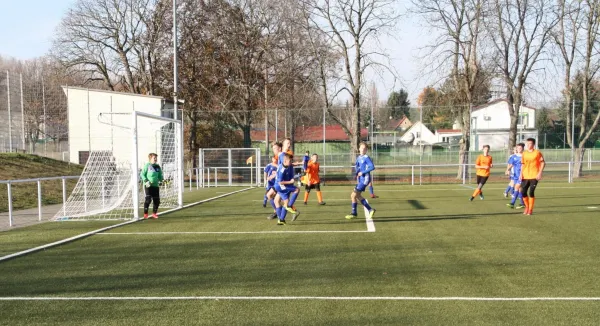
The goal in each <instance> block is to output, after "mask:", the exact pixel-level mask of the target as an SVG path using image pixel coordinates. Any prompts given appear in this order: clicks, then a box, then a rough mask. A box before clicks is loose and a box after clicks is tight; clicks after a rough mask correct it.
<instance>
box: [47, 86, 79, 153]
mask: <svg viewBox="0 0 600 326" xmlns="http://www.w3.org/2000/svg"><path fill="white" fill-rule="evenodd" d="M42 108H43V110H44V154H46V152H47V151H48V145H47V143H48V137H47V134H46V86H45V85H44V75H42ZM88 109H89V91H88ZM88 115H89V111H88ZM88 119H89V117H88Z"/></svg>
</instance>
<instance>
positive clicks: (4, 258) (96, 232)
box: [0, 188, 253, 262]
mask: <svg viewBox="0 0 600 326" xmlns="http://www.w3.org/2000/svg"><path fill="white" fill-rule="evenodd" d="M250 189H253V188H246V189H242V190H237V191H233V192H231V193H228V194H224V195H220V196H216V197H212V198H209V199H205V200H201V201H198V202H195V203H191V204H187V205H185V206H183V207H181V208H174V209H170V210H167V211H164V212H161V213H159V214H158V215H159V216H161V215H164V214H168V213H172V212H175V211H178V210H181V209H184V208H188V207H192V206H195V205H198V204H202V203H205V202H208V201H211V200H215V199H219V198H222V197H226V196H229V195H233V194H235V193H238V192H242V191H246V190H250ZM138 221H141V220H140V219H137V220H131V221H126V222H123V223H119V224H115V225H111V226H107V227H104V228H101V229H97V230H94V231H90V232H86V233H83V234H79V235H76V236H73V237H70V238H67V239H63V240H59V241H55V242H52V243H48V244H45V245H42V246H38V247H35V248H31V249H27V250H23V251H19V252H16V253H14V254H10V255H6V256H2V257H0V262H2V261H5V260H8V259H12V258H16V257H19V256H23V255H27V254H30V253H33V252H36V251H40V250H44V249H48V248H51V247H55V246H58V245H61V244H65V243H68V242H72V241H75V240H78V239H82V238H85V237H89V236H91V235H94V234H98V233H101V232H104V231H106V230H110V229H114V228H117V227H120V226H123V225H127V224H131V223H135V222H138Z"/></svg>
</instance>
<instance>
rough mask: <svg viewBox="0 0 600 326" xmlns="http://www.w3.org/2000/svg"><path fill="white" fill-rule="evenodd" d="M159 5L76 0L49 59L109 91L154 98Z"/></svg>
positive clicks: (156, 0)
mask: <svg viewBox="0 0 600 326" xmlns="http://www.w3.org/2000/svg"><path fill="white" fill-rule="evenodd" d="M166 10H167V8H166V6H165V5H164V4H162V2H161V1H160V0H78V1H77V2H76V3H75V4H74V6H73V8H71V9H70V10H69V11H68V12H67V14H66V15H65V16H64V17H63V19H62V21H61V23H60V25H59V28H58V31H57V36H56V38H55V40H54V45H53V54H54V56H55V57H56V58H58V59H59V60H60V61H61V62H62V63H63V64H64V65H65V66H66V67H69V68H74V69H75V70H76V71H78V72H79V71H84V72H87V74H88V80H89V81H94V80H101V81H103V82H104V85H105V86H106V87H107V88H109V89H111V90H115V89H124V90H126V91H129V92H134V93H141V92H142V91H144V92H147V93H153V91H154V85H153V82H152V79H153V78H152V77H151V76H149V74H152V72H153V67H154V66H153V62H155V61H156V60H155V54H156V52H155V51H156V47H155V45H157V44H158V36H157V35H158V34H157V33H158V31H160V30H161V28H160V26H157V25H156V24H160V23H161V22H162V20H161V19H158V18H159V17H155V16H156V15H158V16H160V15H165V13H166Z"/></svg>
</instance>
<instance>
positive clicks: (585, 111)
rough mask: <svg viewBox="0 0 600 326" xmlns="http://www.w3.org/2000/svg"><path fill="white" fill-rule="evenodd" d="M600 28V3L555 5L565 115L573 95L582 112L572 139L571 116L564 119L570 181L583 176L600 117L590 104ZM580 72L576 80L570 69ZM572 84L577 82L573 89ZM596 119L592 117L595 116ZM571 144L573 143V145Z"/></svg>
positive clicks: (597, 67) (579, 114)
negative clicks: (588, 146) (571, 165)
mask: <svg viewBox="0 0 600 326" xmlns="http://www.w3.org/2000/svg"><path fill="white" fill-rule="evenodd" d="M599 27H600V1H598V0H588V1H564V0H561V1H559V3H558V25H557V28H556V30H555V33H554V34H553V35H554V40H555V42H556V45H557V47H558V49H559V50H560V52H561V54H562V59H563V65H564V69H565V72H564V74H565V76H564V80H565V89H564V98H565V102H566V103H565V104H566V107H567V108H568V109H567V112H570V110H574V109H575V108H574V107H572V105H571V102H572V101H573V98H574V97H575V93H577V92H580V93H581V103H580V107H581V112H580V113H578V114H577V117H576V120H579V123H578V124H579V128H578V129H579V134H578V135H577V138H576V139H574V138H573V135H572V133H571V128H570V127H569V126H571V124H572V123H573V124H575V123H576V121H572V118H571V113H568V114H567V115H566V117H567V126H568V128H567V138H568V139H567V142H568V143H569V145H570V146H571V147H572V148H574V149H575V157H574V158H575V162H574V164H575V166H574V169H573V177H576V178H577V177H580V176H581V175H582V161H583V156H584V154H585V143H586V142H587V141H588V139H589V138H590V137H591V136H592V133H593V132H594V131H595V130H596V128H597V127H598V122H599V121H600V113H599V112H594V110H593V106H592V105H591V103H590V99H591V98H592V94H591V93H592V92H595V91H596V88H597V87H596V85H595V81H594V78H595V77H596V74H597V72H598V69H600V64H599V63H598V49H597V46H598V43H599V38H598V32H599ZM574 67H576V68H578V69H579V72H578V73H577V76H573V74H572V69H573V68H574ZM573 80H575V81H577V84H578V85H577V86H578V87H577V88H578V89H574V88H575V87H574V85H573V82H572V81H573ZM594 115H595V116H594ZM573 141H574V143H573Z"/></svg>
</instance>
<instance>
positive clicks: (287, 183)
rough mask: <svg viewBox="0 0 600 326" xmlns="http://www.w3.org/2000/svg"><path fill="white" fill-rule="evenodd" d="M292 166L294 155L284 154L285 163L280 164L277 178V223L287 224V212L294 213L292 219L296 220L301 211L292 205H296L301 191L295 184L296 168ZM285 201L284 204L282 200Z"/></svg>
mask: <svg viewBox="0 0 600 326" xmlns="http://www.w3.org/2000/svg"><path fill="white" fill-rule="evenodd" d="M290 167H292V156H291V155H290V154H287V153H286V154H284V156H283V164H280V165H279V167H278V168H277V178H276V180H275V187H274V188H275V190H277V195H276V196H275V207H276V210H277V217H278V218H279V220H278V221H277V225H285V216H286V214H287V212H290V213H292V214H294V216H293V218H292V220H293V221H295V220H296V218H297V217H298V215H300V213H299V212H298V211H296V210H294V209H292V208H291V207H292V206H293V205H294V202H295V201H296V198H298V193H299V192H300V191H299V189H298V188H296V186H294V170H293V168H291V169H290ZM279 200H282V201H283V206H282V205H281V203H280V201H279Z"/></svg>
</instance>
